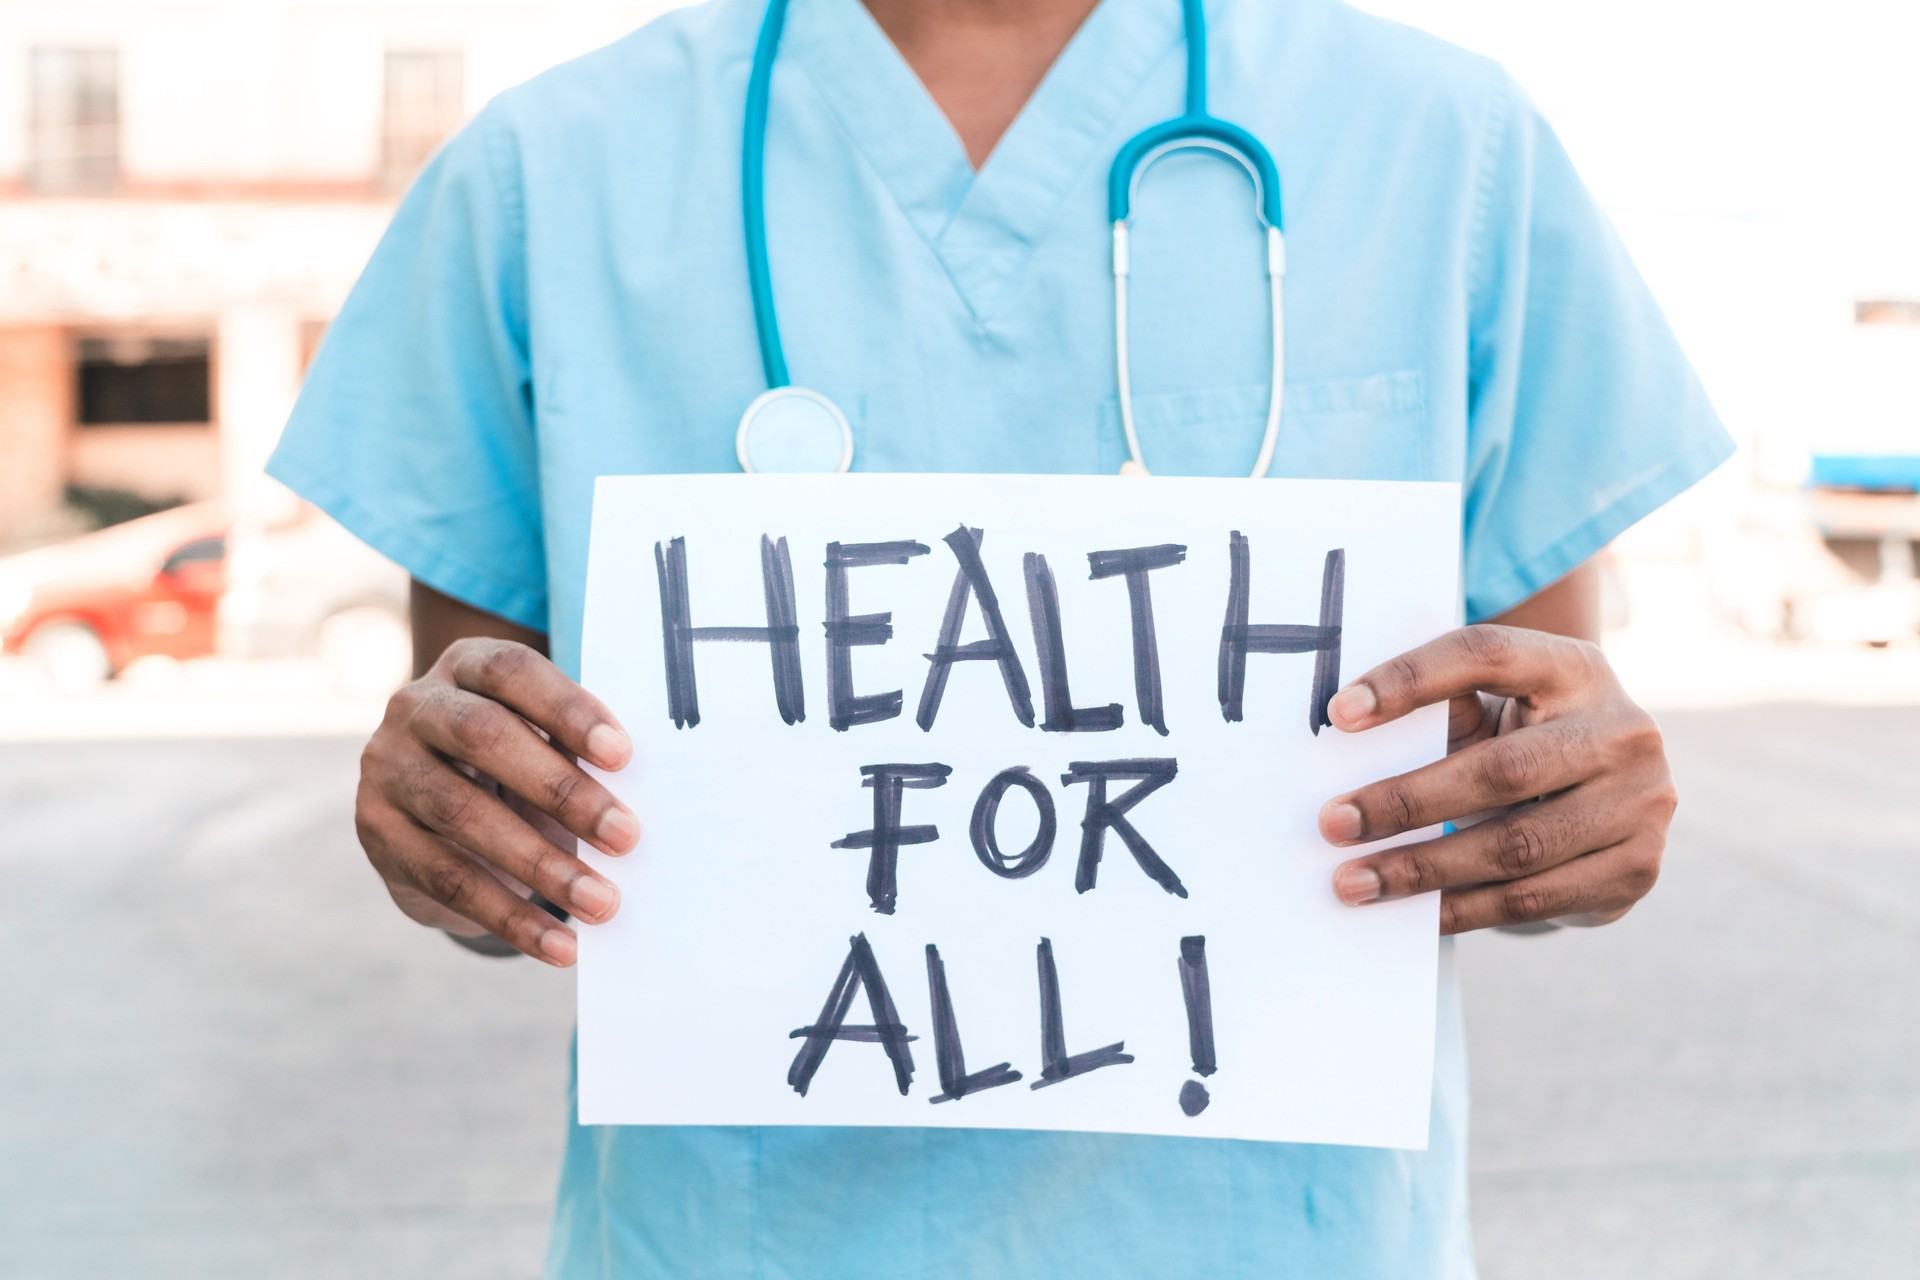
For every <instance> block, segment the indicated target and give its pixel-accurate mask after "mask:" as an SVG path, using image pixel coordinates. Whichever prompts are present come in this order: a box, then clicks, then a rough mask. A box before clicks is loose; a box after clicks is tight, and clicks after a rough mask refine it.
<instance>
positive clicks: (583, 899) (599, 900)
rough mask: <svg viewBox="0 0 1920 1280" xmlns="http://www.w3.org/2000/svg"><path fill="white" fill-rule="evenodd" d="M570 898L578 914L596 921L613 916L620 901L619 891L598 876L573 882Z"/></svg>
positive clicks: (586, 877) (583, 877) (582, 877)
mask: <svg viewBox="0 0 1920 1280" xmlns="http://www.w3.org/2000/svg"><path fill="white" fill-rule="evenodd" d="M568 896H569V897H571V898H572V899H573V907H574V910H575V911H576V912H578V913H579V914H580V915H583V916H588V917H591V918H592V919H595V920H599V919H601V918H603V917H605V916H610V915H612V914H613V905H614V904H615V903H616V902H618V901H620V892H619V890H617V889H615V888H614V887H613V886H612V885H610V884H608V883H607V882H606V881H605V880H602V879H600V878H599V877H598V876H581V877H580V878H579V879H578V880H575V881H574V882H573V888H572V889H571V890H570V891H569V892H568Z"/></svg>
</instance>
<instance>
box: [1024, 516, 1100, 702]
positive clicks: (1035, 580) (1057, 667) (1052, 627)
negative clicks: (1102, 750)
mask: <svg viewBox="0 0 1920 1280" xmlns="http://www.w3.org/2000/svg"><path fill="white" fill-rule="evenodd" d="M1025 564H1026V575H1027V609H1028V612H1029V613H1031V614H1032V616H1033V647H1034V649H1035V650H1037V651H1038V652H1039V655H1040V696H1041V701H1042V703H1043V704H1044V705H1045V706H1046V709H1047V718H1046V719H1045V720H1044V721H1042V722H1041V724H1040V727H1041V728H1042V729H1043V730H1045V731H1046V732H1048V733H1105V732H1106V731H1108V730H1109V729H1118V728H1119V727H1120V722H1121V719H1122V713H1121V711H1120V704H1119V703H1117V702H1112V703H1108V704H1107V705H1106V706H1104V707H1076V706H1074V705H1073V691H1072V690H1071V689H1069V688H1068V686H1067V646H1066V640H1065V638H1064V637H1063V636H1062V635H1061V631H1060V590H1059V588H1058V586H1056V585H1055V583H1054V581H1053V570H1052V569H1050V568H1048V567H1047V558H1046V557H1045V556H1043V555H1040V554H1038V553H1036V552H1032V551H1029V552H1027V555H1026V561H1025Z"/></svg>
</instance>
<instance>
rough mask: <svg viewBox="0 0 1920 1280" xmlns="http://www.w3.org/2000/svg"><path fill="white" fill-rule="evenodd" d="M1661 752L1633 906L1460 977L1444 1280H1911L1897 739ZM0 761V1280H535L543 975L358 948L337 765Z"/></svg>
mask: <svg viewBox="0 0 1920 1280" xmlns="http://www.w3.org/2000/svg"><path fill="white" fill-rule="evenodd" d="M241 701H244V699H242V700H241ZM1663 720H1664V723H1665V724H1666V726H1667V730H1668V734H1669V741H1670V745H1671V750H1672V754H1673V756H1674V759H1675V767H1676V771H1677V773H1678V774H1679V776H1680V780H1681V785H1682V791H1683V795H1684V796H1685V800H1684V803H1683V805H1682V808H1681V811H1680V816H1679V819H1678V821H1677V823H1676V827H1675V832H1674V839H1673V846H1672V850H1671V852H1670V854H1669V858H1668V863H1667V870H1666V874H1665V876H1664V877H1663V879H1662V882H1661V885H1660V887H1659V889H1658V890H1656V892H1655V894H1654V896H1653V897H1651V898H1650V899H1648V901H1647V902H1646V903H1644V904H1643V905H1642V906H1641V908H1640V909H1639V910H1637V911H1636V912H1634V913H1633V914H1632V915H1630V916H1629V917H1628V918H1627V919H1626V920H1624V921H1622V922H1621V923H1620V924H1618V925H1615V926H1612V927H1611V928H1607V929H1602V930H1593V931H1568V932H1563V933H1560V934H1555V935H1548V936H1542V937H1507V936H1475V937H1471V938H1468V939H1465V940H1463V941H1462V943H1461V944H1460V965H1461V970H1462V983H1463V986H1464V989H1465V998H1466V1002H1467V1020H1468V1033H1469V1047H1470V1052H1471V1055H1472V1059H1473V1071H1474V1096H1475V1111H1474V1122H1473V1123H1474V1134H1473V1143H1474V1155H1473V1187H1472V1191H1473V1217H1474V1225H1475V1231H1476V1233H1477V1236H1478V1239H1479V1245H1480V1256H1481V1266H1482V1270H1483V1273H1484V1275H1485V1276H1486V1277H1487V1280H1522V1278H1531V1277H1553V1278H1554V1280H1588V1278H1592V1280H1600V1278H1602V1277H1604V1278H1606V1280H1619V1278H1622V1277H1633V1278H1634V1280H1683V1278H1689V1280H1690V1278H1693V1277H1702V1278H1705V1277H1714V1278H1715V1280H1718V1278H1720V1277H1741V1278H1743V1280H1800V1278H1803V1277H1804V1278H1806V1280H1829V1278H1844V1280H1912V1278H1913V1277H1916V1276H1920V835H1916V833H1917V832H1920V787H1916V786H1915V785H1914V780H1913V773H1914V770H1913V762H1914V760H1915V758H1916V745H1917V744H1920V707H1875V706H1832V705H1811V704H1798V703H1789V704H1779V705H1759V706H1732V707H1724V706H1723V707H1717V708H1708V709H1691V710H1686V709H1682V710H1674V711H1670V712H1668V713H1666V714H1665V715H1664V717H1663ZM15 737H16V739H27V740H16V741H15V742H13V743H10V744H6V745H0V887H4V892H0V1277H7V1278H8V1280H94V1278H96V1277H100V1278H105V1277H112V1278H113V1280H124V1278H126V1277H139V1278H141V1280H146V1278H148V1277H156V1278H168V1277H194V1278H195V1280H203V1278H204V1280H225V1278H227V1277H248V1278H249V1280H251V1278H254V1277H262V1276H273V1277H295V1278H298V1280H308V1278H315V1280H330V1278H332V1277H354V1278H355V1280H361V1278H363V1277H383V1278H384V1277H413V1276H421V1277H428V1276H431V1277H455V1276H458V1277H463V1278H466V1277H480V1278H485V1277H501V1278H503V1280H506V1278H513V1280H523V1278H525V1277H531V1276H534V1275H536V1274H537V1273H538V1269H539V1264H540V1257H541V1250H542V1244H543V1240H544V1236H545V1230H546V1215H547V1210H548V1205H549V1202H550V1197H551V1194H552V1189H553V1183H554V1178H555V1171H556V1167H557V1160H558V1156H559V1151H560V1143H561V1139H562V1135H563V1126H564V1114H565V1107H566V1097H565V1083H566V1082H565V1076H566V1054H567V1043H568V1037H569V1032H570V1025H571V1021H572V992H573V986H572V981H571V979H570V978H569V977H568V976H567V975H565V974H561V973H557V972H554V971H551V970H548V969H545V968H544V967H541V966H536V965H533V964H531V963H528V962H524V961H489V960H484V959H480V958H477V957H474V956H472V955H469V954H468V953H466V952H464V951H460V950H458V949H456V948H455V947H453V946H452V945H450V944H449V943H447V942H446V941H444V940H443V939H440V938H438V937H436V936H434V935H431V934H428V933H426V932H425V931H422V930H419V929H416V928H413V927H411V926H409V925H407V924H406V923H405V922H404V921H402V920H401V919H400V918H399V917H398V916H397V915H395V914H394V912H393V911H392V908H391V906H390V905H389V904H388V902H387V901H386V899H385V896H384V894H383V892H382V891H381V890H380V888H379V887H378V885H377V884H376V882H375V881H374V879H373V877H372V875H371V874H370V873H368V872H367V871H366V869H365V867H364V864H363V863H362V861H361V858H360V856H359V854H358V851H357V849H356V848H355V846H354V841H353V835H352V831H351V821H350V814H349V812H348V804H349V802H350V797H351V794H352V788H353V781H354V777H355V772H356V767H357V765H356V757H357V754H358V744H359V739H358V736H357V734H353V735H350V734H346V733H333V734H327V735H321V736H298V735H295V736H285V735H283V736H276V737H261V736H250V737H245V738H223V737H218V736H206V735H205V733H204V732H203V733H202V734H201V736H188V737H181V736H178V735H177V734H176V735H174V736H167V737H152V736H142V734H141V732H138V731H128V732H125V733H122V734H121V735H119V736H118V737H115V738H110V739H108V740H98V739H95V740H82V741H46V740H31V735H30V734H28V733H27V732H26V730H24V729H22V728H21V727H20V726H19V724H18V722H17V721H16V725H15Z"/></svg>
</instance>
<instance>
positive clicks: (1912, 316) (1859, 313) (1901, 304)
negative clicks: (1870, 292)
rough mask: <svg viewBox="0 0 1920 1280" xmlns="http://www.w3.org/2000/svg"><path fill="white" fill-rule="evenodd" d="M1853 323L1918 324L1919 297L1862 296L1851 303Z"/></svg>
mask: <svg viewBox="0 0 1920 1280" xmlns="http://www.w3.org/2000/svg"><path fill="white" fill-rule="evenodd" d="M1853 322H1854V323H1855V324H1920V299H1915V298H1862V299H1860V300H1859V301H1858V302H1855V303H1854V304H1853Z"/></svg>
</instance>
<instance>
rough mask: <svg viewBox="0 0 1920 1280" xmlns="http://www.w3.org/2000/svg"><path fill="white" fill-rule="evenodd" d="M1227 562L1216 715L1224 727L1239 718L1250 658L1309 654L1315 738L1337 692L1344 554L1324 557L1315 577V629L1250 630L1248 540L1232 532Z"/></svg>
mask: <svg viewBox="0 0 1920 1280" xmlns="http://www.w3.org/2000/svg"><path fill="white" fill-rule="evenodd" d="M1228 550H1229V557H1230V559H1231V562H1232V567H1231V570H1230V576H1229V581H1228V589H1227V621H1226V624H1225V625H1224V626H1222V627H1221V628H1220V714H1221V715H1222V716H1223V717H1225V718H1226V719H1227V720H1228V721H1229V722H1233V721H1238V720H1240V719H1242V718H1243V714H1244V702H1245V698H1246V691H1247V655H1248V654H1250V653H1311V654H1314V655H1316V656H1315V658H1314V662H1313V690H1312V695H1311V697H1310V698H1309V699H1308V703H1307V727H1308V728H1310V729H1312V730H1313V732H1314V733H1315V734H1318V733H1319V732H1320V730H1321V729H1322V728H1324V727H1325V726H1327V725H1329V724H1331V723H1332V721H1330V720H1328V719H1327V703H1328V701H1329V700H1330V699H1331V698H1332V697H1333V695H1334V693H1335V691H1336V690H1338V689H1339V687H1340V619H1341V615H1342V612H1343V611H1344V609H1345V605H1346V586H1347V553H1346V552H1345V551H1344V550H1342V549H1340V548H1335V549H1334V550H1332V551H1329V552H1327V562H1326V567H1325V569H1324V570H1323V571H1322V573H1321V577H1320V625H1318V626H1301V625H1272V624H1261V625H1257V626H1256V625H1253V624H1251V623H1249V622H1248V621H1247V615H1248V612H1249V610H1250V602H1249V597H1250V595H1251V592H1252V586H1251V582H1250V579H1251V577H1252V573H1251V570H1250V568H1249V566H1248V559H1249V557H1248V553H1247V539H1246V537H1245V536H1244V535H1242V534H1241V533H1240V532H1239V531H1238V530H1235V531H1234V532H1233V534H1232V536H1231V540H1230V542H1229V544H1228Z"/></svg>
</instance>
